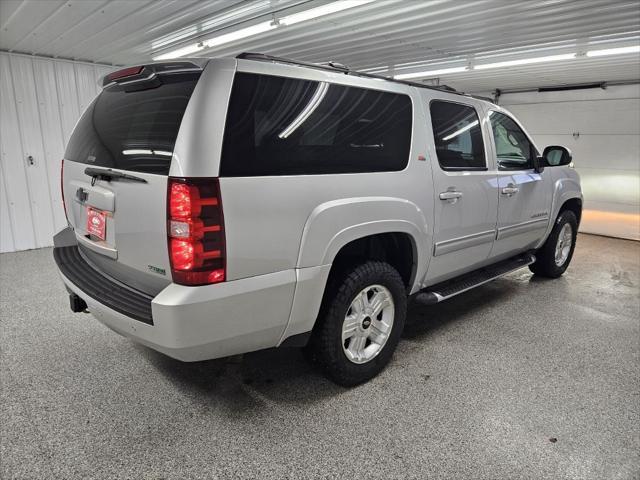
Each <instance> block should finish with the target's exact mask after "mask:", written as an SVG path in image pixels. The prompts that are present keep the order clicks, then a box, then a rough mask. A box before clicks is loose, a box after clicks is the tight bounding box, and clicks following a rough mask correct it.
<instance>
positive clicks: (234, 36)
mask: <svg viewBox="0 0 640 480" xmlns="http://www.w3.org/2000/svg"><path fill="white" fill-rule="evenodd" d="M276 26H277V25H274V24H273V23H272V22H271V20H269V21H267V22H262V23H258V24H256V25H251V26H250V27H246V28H241V29H240V30H234V31H233V32H229V33H225V34H224V35H219V36H217V37H211V38H208V39H206V40H202V41H200V42H198V43H194V44H192V45H188V46H186V47H182V48H178V49H177V50H172V51H171V52H167V53H163V54H162V55H158V56H157V57H153V60H169V59H171V58H179V57H184V56H186V55H190V54H192V53H195V52H198V51H200V50H203V49H204V48H211V47H217V46H218V45H224V44H225V43H230V42H234V41H236V40H240V39H242V38H245V37H251V36H253V35H258V34H260V33H264V32H266V31H269V30H271V29H272V28H276Z"/></svg>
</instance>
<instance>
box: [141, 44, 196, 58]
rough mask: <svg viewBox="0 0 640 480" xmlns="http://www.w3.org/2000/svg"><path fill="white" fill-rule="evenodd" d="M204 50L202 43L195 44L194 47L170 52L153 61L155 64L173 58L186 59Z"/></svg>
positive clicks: (188, 46)
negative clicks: (187, 56)
mask: <svg viewBox="0 0 640 480" xmlns="http://www.w3.org/2000/svg"><path fill="white" fill-rule="evenodd" d="M203 48H204V45H202V43H194V44H193V45H187V46H186V47H182V48H178V49H177V50H171V51H170V52H167V53H163V54H162V55H158V56H157V57H153V58H152V60H153V61H154V62H155V61H157V60H169V59H171V58H178V57H184V56H186V55H191V54H192V53H195V52H197V51H200V50H202V49H203Z"/></svg>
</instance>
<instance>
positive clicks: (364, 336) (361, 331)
mask: <svg viewBox="0 0 640 480" xmlns="http://www.w3.org/2000/svg"><path fill="white" fill-rule="evenodd" d="M334 280H335V281H334V283H333V285H334V286H333V288H332V289H331V290H329V291H328V295H327V297H326V298H325V301H324V304H323V306H322V309H321V312H320V316H319V318H318V325H317V327H316V329H315V331H314V333H313V336H312V338H311V342H310V344H309V346H308V353H310V354H311V356H312V358H313V359H314V360H315V362H317V363H318V365H319V366H320V367H321V368H322V369H323V370H324V371H325V373H326V374H327V376H328V377H329V378H330V379H331V380H333V381H334V382H336V383H338V384H339V385H343V386H353V385H357V384H359V383H363V382H366V381H367V380H369V379H370V378H372V377H374V376H375V375H377V374H378V373H379V372H380V371H381V370H382V369H383V368H384V367H385V366H386V365H387V363H389V360H390V359H391V357H392V355H393V352H394V350H395V348H396V346H397V344H398V341H399V339H400V335H401V334H402V329H403V327H404V321H405V317H406V311H407V295H406V291H405V286H404V283H403V281H402V278H401V277H400V274H399V273H398V272H397V271H396V270H395V269H394V268H393V267H391V266H390V265H389V264H387V263H384V262H374V261H370V262H366V263H364V264H362V265H359V266H357V267H354V268H352V269H350V270H348V271H346V272H345V273H343V274H342V275H341V276H340V278H336V279H334Z"/></svg>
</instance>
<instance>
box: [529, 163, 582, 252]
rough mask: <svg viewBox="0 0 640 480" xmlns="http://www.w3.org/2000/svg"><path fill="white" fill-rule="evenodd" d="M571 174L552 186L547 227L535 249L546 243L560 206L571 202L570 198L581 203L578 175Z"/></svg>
mask: <svg viewBox="0 0 640 480" xmlns="http://www.w3.org/2000/svg"><path fill="white" fill-rule="evenodd" d="M554 168H558V167H554ZM567 168H568V167H567ZM571 173H572V174H573V175H571V176H562V177H560V178H557V179H556V180H555V182H554V184H553V198H552V200H551V212H550V215H549V225H548V226H547V231H546V232H545V234H544V237H542V239H541V240H540V242H539V243H538V245H536V248H540V247H541V246H542V245H544V242H546V241H547V237H548V236H549V234H550V233H551V230H553V226H554V225H555V220H556V218H557V217H558V214H559V213H560V208H562V205H564V203H565V202H566V201H567V200H571V199H572V198H578V199H580V200H581V201H582V199H583V198H582V188H581V186H580V178H579V177H578V174H577V173H576V172H574V171H571Z"/></svg>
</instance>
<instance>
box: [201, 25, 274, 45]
mask: <svg viewBox="0 0 640 480" xmlns="http://www.w3.org/2000/svg"><path fill="white" fill-rule="evenodd" d="M276 26H277V25H275V24H273V23H272V22H271V20H269V21H267V22H262V23H258V24H256V25H251V26H250V27H246V28H241V29H240V30H236V31H234V32H229V33H225V34H224V35H220V36H219V37H213V38H209V39H207V40H204V41H203V42H202V43H203V44H204V45H205V46H206V47H216V46H218V45H223V44H225V43H229V42H234V41H236V40H240V39H242V38H244V37H251V36H253V35H258V34H260V33H264V32H267V31H269V30H271V29H272V28H276Z"/></svg>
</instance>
